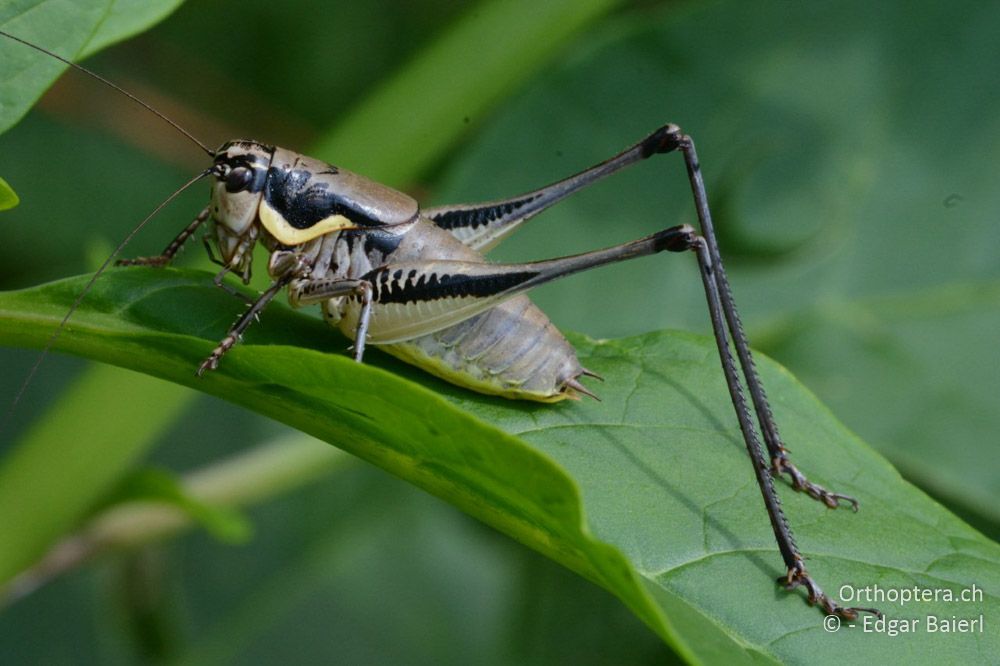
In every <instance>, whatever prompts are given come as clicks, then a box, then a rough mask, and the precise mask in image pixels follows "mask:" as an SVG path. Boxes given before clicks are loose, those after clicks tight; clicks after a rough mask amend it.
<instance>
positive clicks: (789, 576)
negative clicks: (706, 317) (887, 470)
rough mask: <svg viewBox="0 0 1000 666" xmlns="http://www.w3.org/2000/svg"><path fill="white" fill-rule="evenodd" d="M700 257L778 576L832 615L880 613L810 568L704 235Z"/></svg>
mask: <svg viewBox="0 0 1000 666" xmlns="http://www.w3.org/2000/svg"><path fill="white" fill-rule="evenodd" d="M690 249H692V250H693V251H694V252H695V254H696V255H697V257H698V266H699V269H700V271H701V277H702V284H703V285H704V288H705V297H706V299H707V301H708V310H709V314H710V316H711V319H712V331H713V332H714V334H715V342H716V345H717V346H718V348H719V358H720V360H721V361H722V369H723V372H724V373H725V377H726V385H727V387H728V388H729V395H730V398H731V399H732V402H733V407H734V408H735V410H736V417H737V419H738V421H739V424H740V431H741V432H742V433H743V441H744V442H745V443H746V447H747V451H748V452H749V454H750V460H751V462H752V463H753V470H754V474H755V475H756V477H757V485H758V486H759V487H760V491H761V495H762V496H763V498H764V505H765V507H766V508H767V515H768V517H769V518H770V520H771V527H772V529H773V530H774V537H775V539H776V540H777V542H778V550H779V551H781V557H782V559H783V560H784V562H785V566H786V568H787V572H786V574H785V575H784V576H782V577H781V578H779V579H778V581H779V582H780V583H782V584H783V585H784V586H785V589H788V590H793V589H795V588H797V587H799V586H800V585H801V586H804V587H805V588H806V589H807V590H808V600H809V603H810V604H818V605H819V606H820V607H821V608H822V609H823V611H824V612H825V613H827V614H828V615H833V614H835V615H838V616H840V617H842V618H844V619H847V620H853V619H855V618H857V616H858V613H859V612H860V611H865V612H868V613H873V614H874V615H877V616H879V617H881V616H882V614H881V612H879V611H878V610H876V609H874V608H856V607H844V606H840V605H839V604H837V603H836V602H835V601H833V599H831V598H830V597H829V595H827V594H826V593H824V592H823V590H822V588H820V586H819V585H818V584H817V583H816V581H815V580H813V578H812V576H810V575H809V572H808V571H807V570H806V567H805V563H804V562H803V559H802V554H801V553H800V552H799V549H798V546H796V545H795V539H794V537H793V536H792V530H791V527H790V526H789V525H788V519H787V518H786V517H785V512H784V511H783V510H782V508H781V501H780V500H779V499H778V495H777V493H776V492H775V490H774V477H773V476H772V475H771V472H770V470H769V469H768V466H767V463H766V462H765V461H764V457H763V453H762V451H761V448H760V440H759V439H758V438H757V432H756V430H755V429H754V426H753V419H752V417H751V415H750V408H749V406H748V405H747V402H746V398H745V397H744V395H743V386H742V384H741V383H740V379H739V375H738V373H737V371H736V364H735V362H734V361H733V355H732V352H731V351H730V348H729V340H728V337H727V334H726V328H727V327H726V321H725V319H724V317H725V315H724V306H723V303H722V299H721V293H720V290H719V286H718V282H717V280H718V276H719V264H718V263H715V262H713V260H712V257H711V252H710V250H709V245H708V242H707V241H706V239H705V238H704V237H701V236H694V237H693V238H692V240H691V247H690Z"/></svg>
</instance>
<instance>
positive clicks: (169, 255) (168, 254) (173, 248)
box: [115, 207, 209, 266]
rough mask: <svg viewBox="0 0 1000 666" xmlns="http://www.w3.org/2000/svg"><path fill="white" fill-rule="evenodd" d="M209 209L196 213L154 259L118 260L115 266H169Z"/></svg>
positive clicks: (205, 217) (205, 216) (202, 222)
mask: <svg viewBox="0 0 1000 666" xmlns="http://www.w3.org/2000/svg"><path fill="white" fill-rule="evenodd" d="M208 216H209V209H208V208H207V207H206V208H205V209H204V210H203V211H201V212H200V213H198V217H196V218H194V220H193V221H192V222H191V224H189V225H187V226H186V227H184V229H182V230H181V232H180V233H179V234H177V237H176V238H174V239H173V240H172V241H170V244H169V245H167V247H166V248H165V249H164V250H163V252H161V253H160V254H158V255H156V256H155V257H136V258H134V259H119V260H118V261H116V262H115V265H116V266H166V265H167V264H169V263H170V262H171V261H172V260H173V258H174V257H175V256H176V255H177V253H178V252H180V249H181V248H182V247H183V246H184V243H185V242H186V241H187V239H188V238H190V237H191V236H192V235H193V234H194V232H195V231H196V230H197V229H198V227H200V226H201V225H202V224H204V222H205V221H206V220H207V219H208Z"/></svg>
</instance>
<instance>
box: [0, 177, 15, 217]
mask: <svg viewBox="0 0 1000 666" xmlns="http://www.w3.org/2000/svg"><path fill="white" fill-rule="evenodd" d="M18 203H20V200H19V199H18V198H17V192H15V191H14V190H13V189H11V186H10V185H8V184H7V181H6V180H4V179H3V178H0V210H9V209H11V208H13V207H14V206H16V205H17V204H18Z"/></svg>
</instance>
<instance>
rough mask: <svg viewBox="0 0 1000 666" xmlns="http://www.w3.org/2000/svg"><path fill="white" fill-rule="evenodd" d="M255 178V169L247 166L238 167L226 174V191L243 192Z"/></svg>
mask: <svg viewBox="0 0 1000 666" xmlns="http://www.w3.org/2000/svg"><path fill="white" fill-rule="evenodd" d="M252 180H253V171H251V170H250V169H248V168H247V167H241V166H240V167H236V168H235V169H231V170H230V171H229V173H227V174H226V192H229V193H234V192H242V191H243V190H245V189H247V188H248V187H250V182H251V181H252Z"/></svg>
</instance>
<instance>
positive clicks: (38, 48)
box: [0, 30, 215, 157]
mask: <svg viewBox="0 0 1000 666" xmlns="http://www.w3.org/2000/svg"><path fill="white" fill-rule="evenodd" d="M0 35H3V36H4V37H7V38H8V39H13V40H14V41H15V42H20V43H21V44H24V45H25V46H30V47H31V48H33V49H35V50H36V51H40V52H42V53H44V54H45V55H47V56H51V57H53V58H55V59H56V60H58V61H60V62H63V63H66V64H67V65H69V66H70V67H72V68H74V69H76V70H78V71H81V72H83V73H84V74H86V75H87V76H90V77H92V78H95V79H97V80H98V81H100V82H101V83H103V84H104V85H106V86H108V87H109V88H111V89H112V90H117V91H118V92H120V93H121V94H123V95H125V96H126V97H128V98H129V99H130V100H132V101H133V102H135V103H136V104H138V105H139V106H141V107H142V108H144V109H146V110H147V111H149V112H150V113H152V114H153V115H154V116H156V117H157V118H159V119H160V120H162V121H164V122H165V123H167V124H168V125H170V126H171V127H173V128H174V129H175V130H177V131H178V132H180V133H181V134H183V135H184V136H186V137H187V138H188V139H189V140H190V141H192V142H194V144H195V145H197V146H198V147H199V148H201V149H202V150H204V151H205V152H206V153H208V155H209V157H215V151H214V150H211V149H209V147H208V146H206V145H205V144H203V143H202V142H201V141H199V140H198V139H196V138H195V137H194V135H192V134H191V133H190V132H188V131H187V130H186V129H184V128H183V127H181V126H180V125H178V124H177V123H175V122H174V121H173V120H171V119H170V118H167V117H166V116H165V115H163V114H162V113H160V112H159V111H157V110H156V109H154V108H153V107H152V106H150V105H149V104H147V103H146V102H144V101H142V100H141V99H139V98H138V97H136V96H135V95H133V94H132V93H130V92H129V91H127V90H125V89H124V88H122V87H121V86H117V85H115V84H114V83H111V81H108V80H107V79H106V78H104V77H103V76H101V75H100V74H95V73H94V72H92V71H90V70H89V69H87V68H86V67H84V66H82V65H78V64H76V63H75V62H73V61H71V60H67V59H66V58H63V57H62V56H61V55H57V54H55V53H53V52H52V51H49V50H48V49H44V48H42V47H41V46H38V45H36V44H32V43H31V42H29V41H25V40H23V39H21V38H20V37H15V36H14V35H12V34H10V33H9V32H4V31H3V30H0Z"/></svg>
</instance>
